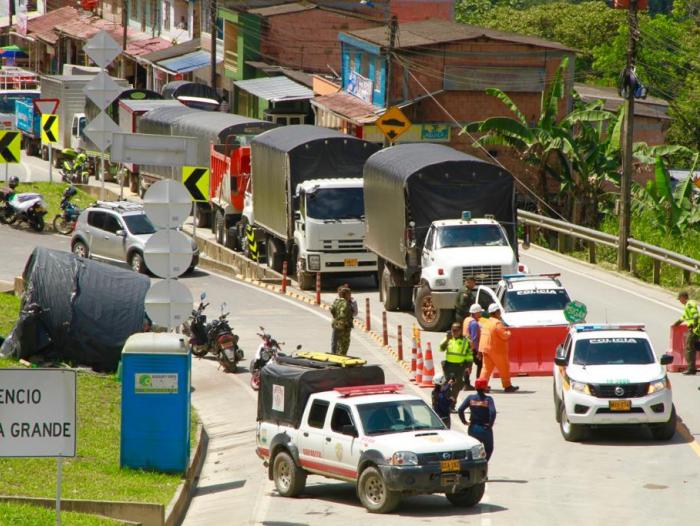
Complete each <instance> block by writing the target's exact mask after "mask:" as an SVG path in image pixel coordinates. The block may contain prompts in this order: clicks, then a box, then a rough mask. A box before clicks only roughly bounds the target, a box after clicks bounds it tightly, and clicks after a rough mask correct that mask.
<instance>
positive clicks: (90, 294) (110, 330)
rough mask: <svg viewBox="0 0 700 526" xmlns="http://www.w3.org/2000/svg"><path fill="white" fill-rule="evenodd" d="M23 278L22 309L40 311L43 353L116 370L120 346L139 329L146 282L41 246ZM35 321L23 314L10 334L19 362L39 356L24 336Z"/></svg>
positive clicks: (142, 315)
mask: <svg viewBox="0 0 700 526" xmlns="http://www.w3.org/2000/svg"><path fill="white" fill-rule="evenodd" d="M23 277H24V282H25V293H24V296H23V297H22V308H23V309H24V308H25V307H26V306H27V305H30V304H33V303H35V304H38V305H39V306H41V307H42V308H43V309H44V312H43V313H42V314H41V315H40V319H41V325H42V326H43V328H45V330H46V331H47V332H48V335H49V337H50V338H51V341H52V343H51V344H50V345H49V346H48V347H47V348H46V349H45V350H42V351H41V355H42V356H44V357H45V358H46V359H55V360H60V361H66V362H72V363H76V364H81V365H87V366H90V367H92V368H93V369H95V370H96V371H116V369H117V365H118V363H119V359H120V357H121V351H122V347H123V346H124V342H125V341H126V339H127V338H128V337H129V336H131V335H132V334H134V333H136V332H140V331H141V330H143V320H144V299H145V297H146V292H147V291H148V288H149V286H150V280H149V279H148V278H147V277H146V276H143V275H141V274H137V273H135V272H132V271H131V270H125V269H120V268H116V267H113V266H111V265H107V264H105V263H98V262H96V261H91V260H86V259H82V258H78V257H76V256H74V255H73V254H71V253H69V252H61V251H58V250H50V249H47V248H43V247H37V248H35V249H34V252H32V255H31V256H30V258H29V260H28V261H27V264H26V266H25V269H24V273H23ZM33 323H34V322H33V321H32V320H30V319H29V318H28V317H27V316H22V317H21V318H20V321H19V322H18V324H17V326H16V327H15V329H14V331H13V334H14V335H15V337H13V338H12V340H13V347H14V349H12V351H13V354H14V355H15V356H17V357H18V358H28V357H30V356H34V355H36V354H37V349H36V348H35V347H36V346H35V345H34V344H33V343H32V342H33V341H34V340H35V338H33V337H32V335H31V334H27V333H28V332H30V329H31V327H32V324H33ZM23 325H26V327H23ZM23 332H24V335H23ZM3 351H5V349H3Z"/></svg>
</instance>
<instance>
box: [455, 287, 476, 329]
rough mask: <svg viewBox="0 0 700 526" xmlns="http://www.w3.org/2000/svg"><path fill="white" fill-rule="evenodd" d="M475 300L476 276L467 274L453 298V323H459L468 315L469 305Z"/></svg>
mask: <svg viewBox="0 0 700 526" xmlns="http://www.w3.org/2000/svg"><path fill="white" fill-rule="evenodd" d="M475 302H476V278H474V277H472V276H469V277H468V278H466V279H465V280H464V286H463V287H462V288H461V289H459V292H458V293H457V299H456V300H455V323H459V324H461V323H462V322H463V321H464V319H465V318H466V317H467V316H468V315H469V307H471V306H472V305H473V304H474V303H475Z"/></svg>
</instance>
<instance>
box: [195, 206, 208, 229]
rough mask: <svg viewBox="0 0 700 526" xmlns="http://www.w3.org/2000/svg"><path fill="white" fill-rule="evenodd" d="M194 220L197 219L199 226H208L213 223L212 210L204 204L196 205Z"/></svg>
mask: <svg viewBox="0 0 700 526" xmlns="http://www.w3.org/2000/svg"><path fill="white" fill-rule="evenodd" d="M194 212H195V216H194V217H193V218H192V220H193V221H197V228H207V227H208V226H209V224H210V223H211V210H210V209H208V208H205V207H203V206H195V209H194Z"/></svg>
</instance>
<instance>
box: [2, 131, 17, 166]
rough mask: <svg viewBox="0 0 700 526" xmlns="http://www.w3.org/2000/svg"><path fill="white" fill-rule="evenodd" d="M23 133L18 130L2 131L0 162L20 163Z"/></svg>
mask: <svg viewBox="0 0 700 526" xmlns="http://www.w3.org/2000/svg"><path fill="white" fill-rule="evenodd" d="M21 145H22V134H21V133H20V132H18V131H0V163H18V162H19V151H20V147H21Z"/></svg>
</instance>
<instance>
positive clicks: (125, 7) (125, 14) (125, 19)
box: [121, 0, 136, 80]
mask: <svg viewBox="0 0 700 526" xmlns="http://www.w3.org/2000/svg"><path fill="white" fill-rule="evenodd" d="M128 27H129V0H122V29H123V33H122V50H123V51H122V60H121V64H122V74H121V78H123V79H125V78H126V56H125V54H126V30H127V28H128ZM135 77H136V75H134V80H136V78H135Z"/></svg>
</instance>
